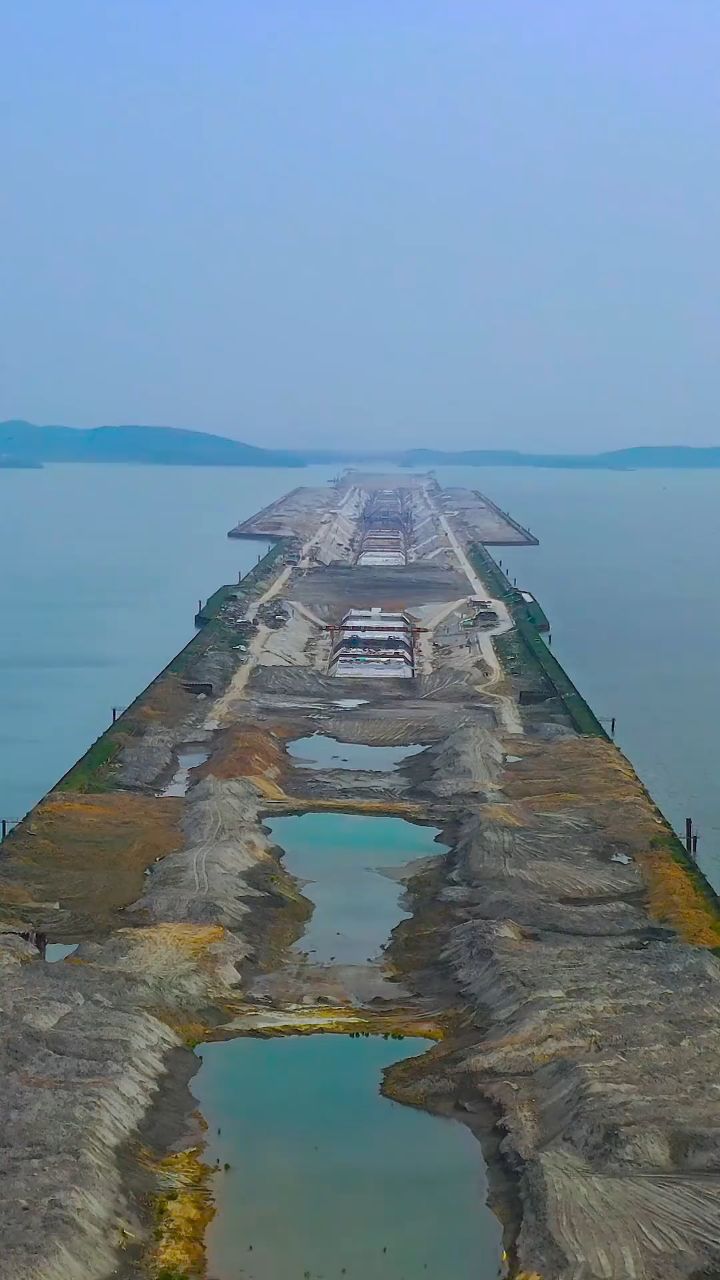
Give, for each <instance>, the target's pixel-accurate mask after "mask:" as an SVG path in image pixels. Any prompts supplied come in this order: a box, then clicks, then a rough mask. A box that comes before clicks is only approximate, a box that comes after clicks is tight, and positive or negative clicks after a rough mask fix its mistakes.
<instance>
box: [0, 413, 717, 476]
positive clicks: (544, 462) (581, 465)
mask: <svg viewBox="0 0 720 1280" xmlns="http://www.w3.org/2000/svg"><path fill="white" fill-rule="evenodd" d="M44 462H133V463H148V464H155V465H158V466H161V465H165V466H191V467H202V466H208V467H212V466H215V467H304V466H307V465H308V464H309V463H321V464H324V465H326V466H337V467H344V466H353V465H355V464H358V463H359V464H363V463H368V462H376V463H393V464H395V465H396V466H403V467H443V466H453V467H559V468H564V469H573V470H584V471H585V470H595V471H599V470H602V471H608V470H614V471H630V470H645V469H648V468H658V467H669V468H678V469H679V468H682V469H685V470H687V469H689V468H695V469H705V470H707V469H709V468H715V467H720V446H717V447H715V446H712V447H709V448H698V449H694V448H691V447H689V446H687V445H646V446H641V447H637V448H630V449H615V450H612V451H610V452H606V453H522V452H521V451H519V450H515V449H458V450H455V451H453V450H448V449H401V450H394V451H391V450H386V451H383V450H372V449H358V450H354V451H353V450H342V449H261V448H259V447H258V446H256V445H252V444H244V443H243V442H242V441H241V440H230V439H228V438H227V437H226V436H214V435H210V434H209V433H208V432H205V431H186V430H184V429H183V428H181V427H142V426H127V427H91V428H87V429H85V428H81V427H37V426H35V425H34V424H33V423H32V422H23V421H21V420H14V421H10V422H0V467H37V466H42V464H43V463H44Z"/></svg>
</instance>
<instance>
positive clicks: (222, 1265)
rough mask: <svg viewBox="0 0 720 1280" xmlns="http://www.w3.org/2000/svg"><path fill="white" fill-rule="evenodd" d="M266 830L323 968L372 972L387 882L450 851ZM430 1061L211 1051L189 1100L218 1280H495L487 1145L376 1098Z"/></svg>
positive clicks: (359, 826)
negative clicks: (205, 1176)
mask: <svg viewBox="0 0 720 1280" xmlns="http://www.w3.org/2000/svg"><path fill="white" fill-rule="evenodd" d="M268 826H269V828H270V831H271V833H272V838H273V840H274V841H275V842H277V843H278V844H279V845H280V846H281V847H282V849H283V851H284V852H283V861H284V864H285V866H286V867H287V869H288V870H289V871H290V872H291V873H292V874H293V875H294V876H296V877H297V878H298V879H299V880H300V881H301V883H302V891H303V893H304V894H305V895H306V896H307V897H308V898H310V899H311V901H312V902H313V904H314V909H313V913H312V916H311V918H310V921H309V923H308V926H307V929H306V932H305V935H304V937H303V938H302V939H301V940H300V941H299V942H298V943H296V944H295V949H296V950H297V951H300V952H306V953H307V954H308V956H309V958H310V960H312V961H313V962H315V963H332V962H333V961H335V962H337V963H341V962H343V963H346V964H362V963H365V962H367V960H368V958H369V957H376V956H377V955H378V953H379V952H380V951H381V949H382V947H383V946H384V945H385V943H386V942H387V941H388V938H389V935H390V933H391V932H392V930H393V929H394V928H395V926H396V925H397V924H398V923H399V921H400V920H401V919H402V918H403V917H404V916H405V915H406V913H405V912H404V911H403V909H402V906H401V905H400V898H401V895H402V893H403V886H402V885H401V884H400V883H398V881H397V880H396V879H394V878H391V877H389V876H387V875H384V874H383V873H382V869H383V868H399V867H401V866H403V865H404V864H406V863H408V862H412V861H413V860H414V859H417V858H423V857H427V856H428V855H435V856H438V855H440V856H441V855H442V854H443V852H444V851H445V847H444V846H443V845H439V844H438V843H437V842H436V840H435V836H436V834H437V831H436V829H435V828H432V827H423V826H418V825H415V824H413V823H409V822H406V821H404V820H403V819H400V818H390V817H364V816H358V815H354V814H342V813H327V812H326V813H307V814H303V815H300V816H292V817H283V818H273V819H272V820H271V821H270V822H269V823H268ZM427 1047H428V1046H427V1042H426V1041H424V1040H421V1039H417V1038H405V1039H404V1040H403V1043H402V1045H400V1044H398V1042H397V1041H393V1040H391V1039H385V1038H383V1037H381V1036H372V1037H370V1038H363V1037H360V1038H355V1037H350V1036H349V1035H344V1034H340V1035H334V1034H329V1035H319V1034H314V1035H308V1036H280V1037H276V1038H270V1039H262V1038H250V1037H243V1038H239V1039H235V1040H228V1041H224V1042H222V1043H217V1044H206V1045H203V1046H202V1049H201V1050H200V1052H201V1055H202V1066H201V1068H200V1070H199V1072H198V1074H197V1076H196V1077H195V1079H194V1081H193V1093H194V1094H195V1097H196V1098H197V1100H198V1102H199V1104H200V1107H201V1110H202V1112H203V1115H204V1117H205V1120H206V1121H207V1124H208V1145H207V1149H206V1152H205V1159H206V1160H207V1161H208V1163H210V1164H211V1165H215V1166H216V1167H217V1169H218V1172H217V1174H216V1176H215V1178H214V1195H215V1200H216V1206H217V1213H216V1216H215V1218H214V1219H213V1222H212V1223H211V1225H210V1227H209V1230H208V1237H207V1245H208V1257H209V1275H210V1276H212V1277H213V1280H240V1277H242V1278H243V1280H333V1278H334V1277H342V1276H346V1277H348V1280H353V1277H354V1278H355V1280H424V1278H427V1280H440V1277H442V1280H496V1277H497V1276H498V1275H499V1273H500V1272H499V1268H500V1265H501V1264H500V1259H501V1252H502V1246H501V1228H500V1224H499V1222H498V1220H497V1218H496V1217H495V1216H494V1215H493V1214H492V1213H491V1212H490V1210H489V1209H488V1208H487V1205H486V1203H485V1199H486V1195H487V1185H486V1176H485V1164H484V1161H483V1157H482V1152H481V1148H480V1146H479V1143H478V1142H477V1141H476V1139H475V1138H474V1137H473V1135H472V1134H471V1133H470V1131H469V1130H468V1129H467V1128H466V1127H465V1126H464V1125H462V1124H461V1123H458V1122H456V1121H453V1120H449V1119H444V1118H440V1117H437V1116H433V1115H430V1114H428V1113H426V1112H424V1111H422V1110H419V1109H415V1108H413V1107H406V1106H402V1105H401V1104H398V1103H395V1102H393V1101H391V1100H389V1099H387V1098H385V1097H383V1096H382V1094H381V1093H380V1082H381V1077H382V1072H383V1069H384V1068H385V1067H387V1066H389V1065H390V1064H391V1063H393V1062H397V1061H399V1060H400V1059H402V1058H407V1057H409V1056H412V1055H413V1054H417V1053H422V1052H423V1051H424V1050H425V1049H426V1048H427ZM226 1165H228V1166H229V1168H227V1169H226V1168H225V1166H226Z"/></svg>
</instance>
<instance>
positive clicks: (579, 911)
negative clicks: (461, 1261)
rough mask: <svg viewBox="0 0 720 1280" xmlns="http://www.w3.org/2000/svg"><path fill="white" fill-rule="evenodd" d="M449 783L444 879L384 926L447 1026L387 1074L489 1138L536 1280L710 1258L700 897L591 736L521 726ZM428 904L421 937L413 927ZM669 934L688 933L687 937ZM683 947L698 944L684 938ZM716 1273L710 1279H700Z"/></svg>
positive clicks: (716, 1194)
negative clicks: (432, 984)
mask: <svg viewBox="0 0 720 1280" xmlns="http://www.w3.org/2000/svg"><path fill="white" fill-rule="evenodd" d="M517 751H518V754H522V757H523V758H522V759H521V760H518V761H516V762H515V763H512V764H509V765H508V766H507V767H506V769H505V770H504V772H503V773H502V775H501V776H500V777H499V778H498V783H499V785H498V790H497V792H496V794H495V795H494V796H493V797H491V798H490V799H489V801H488V803H485V804H482V803H481V804H473V803H472V799H471V795H470V793H471V792H472V789H473V786H474V783H475V772H476V771H475V770H474V769H473V768H470V769H468V768H466V769H465V771H464V772H463V770H462V769H461V768H460V767H459V766H458V757H457V756H455V757H454V768H453V771H452V775H451V777H450V778H447V777H446V778H444V780H443V789H444V790H445V789H446V788H447V786H448V784H449V783H450V782H454V784H455V786H456V788H457V795H458V798H460V796H463V795H464V796H465V801H466V803H463V806H462V808H463V810H464V812H463V813H462V816H460V818H459V822H458V826H457V838H456V842H455V850H454V853H453V855H452V857H451V860H450V862H449V864H448V867H447V876H446V879H445V882H444V885H443V886H441V887H439V888H438V891H437V893H436V894H435V895H434V897H433V899H432V901H430V902H427V901H423V899H422V898H421V899H420V900H419V902H418V913H417V916H416V918H415V920H414V921H413V923H411V924H409V925H407V926H405V927H404V928H403V929H402V930H400V931H398V935H399V936H398V950H397V955H398V960H399V963H400V965H401V967H403V966H404V965H406V964H407V955H408V948H409V949H410V954H411V955H412V957H413V965H414V968H415V970H416V971H418V970H419V969H420V968H421V966H422V963H423V958H424V960H425V962H426V963H431V950H430V949H431V947H434V948H436V947H437V946H438V941H439V939H438V935H439V936H440V938H441V939H442V964H443V966H444V968H445V971H446V973H447V974H448V975H451V976H452V978H453V979H454V981H455V982H456V983H457V984H458V987H459V990H460V992H461V993H462V996H463V1000H464V1002H465V1004H466V1008H467V1010H468V1014H469V1017H468V1018H466V1020H465V1022H464V1024H463V1029H462V1034H460V1035H458V1036H457V1038H456V1039H455V1040H454V1041H453V1039H452V1038H450V1039H449V1040H447V1041H446V1042H445V1043H444V1044H443V1045H442V1046H440V1047H438V1049H436V1050H434V1051H433V1052H432V1053H431V1054H430V1055H429V1056H427V1057H426V1058H424V1059H422V1058H420V1059H415V1060H412V1061H410V1062H408V1063H407V1064H401V1065H400V1066H399V1067H398V1068H396V1069H392V1070H391V1071H390V1072H389V1075H388V1081H387V1088H388V1089H389V1091H390V1092H391V1093H392V1095H393V1096H395V1097H398V1098H401V1099H404V1100H406V1101H411V1102H416V1103H421V1104H423V1105H428V1106H434V1105H436V1106H439V1107H442V1106H445V1105H446V1103H447V1097H448V1095H449V1094H451V1095H453V1094H454V1096H455V1097H456V1098H457V1099H459V1100H461V1104H462V1107H463V1109H464V1110H465V1111H466V1112H467V1113H468V1114H469V1115H472V1113H473V1111H474V1110H476V1111H477V1112H478V1114H479V1115H480V1114H481V1113H483V1111H484V1107H485V1105H486V1103H487V1102H488V1101H489V1102H490V1103H491V1104H492V1106H493V1107H494V1108H495V1111H496V1114H497V1116H498V1123H499V1126H500V1130H501V1132H502V1133H504V1135H505V1136H504V1137H503V1140H502V1142H501V1147H500V1150H501V1153H502V1157H503V1159H504V1161H505V1162H506V1164H507V1165H508V1166H509V1167H510V1168H511V1169H512V1170H514V1172H515V1174H516V1178H517V1183H516V1185H517V1191H518V1194H519V1198H520V1204H521V1209H522V1219H521V1226H520V1230H519V1234H518V1238H517V1241H516V1244H515V1246H514V1256H515V1261H516V1264H517V1267H518V1268H519V1269H520V1271H522V1273H523V1274H528V1273H532V1274H536V1273H537V1274H539V1275H541V1276H543V1277H547V1278H548V1280H549V1278H551V1277H552V1278H553V1280H580V1278H582V1280H596V1278H597V1280H600V1277H610V1278H612V1280H615V1278H616V1277H617V1278H618V1280H620V1278H621V1277H622V1278H623V1280H624V1278H625V1277H634V1278H636V1280H641V1278H642V1280H661V1278H662V1280H680V1277H683V1278H687V1277H691V1276H698V1275H699V1274H700V1272H701V1271H702V1274H703V1275H706V1274H708V1275H709V1274H710V1271H707V1272H706V1271H705V1270H704V1268H708V1267H712V1266H717V1265H718V1262H719V1261H720V1179H719V1178H718V1165H719V1163H720V1156H719V1155H718V1144H717V1141H716V1136H715V1135H716V1129H717V1122H718V1119H720V1102H719V1100H718V1094H717V1089H716V1087H715V1084H714V1079H715V1074H716V1073H715V1071H714V1064H715V1063H716V1062H717V1061H718V1055H719V1054H720V1030H719V1029H718V1022H717V1018H716V1016H715V1014H716V1011H717V1009H718V1005H719V1004H720V962H719V961H718V959H717V958H716V956H715V955H714V954H713V952H712V951H711V950H710V948H712V947H715V946H717V939H718V933H717V930H718V924H717V917H716V912H715V909H714V906H712V905H711V904H710V903H709V902H708V900H707V898H706V897H705V896H704V894H703V892H702V889H701V887H699V886H698V884H696V883H695V882H694V881H693V879H692V877H691V876H690V875H688V873H687V871H686V869H685V868H683V867H682V865H681V862H680V861H678V855H677V854H676V851H675V849H674V847H673V845H672V841H671V838H670V837H669V833H668V832H667V828H666V827H665V825H664V824H663V822H662V820H661V819H660V817H659V815H658V814H657V812H656V811H655V810H654V808H653V806H652V804H651V802H650V801H649V800H648V797H647V796H646V794H645V792H644V790H643V788H642V787H641V785H640V784H639V782H638V780H637V778H636V777H635V775H634V773H633V771H632V769H631V768H630V767H629V765H628V764H627V762H626V761H625V760H624V758H623V757H622V756H621V755H620V754H619V753H618V752H617V750H616V749H615V748H614V747H612V746H611V745H610V744H608V743H602V742H599V741H593V740H590V739H583V738H573V739H570V740H566V741H562V742H558V743H543V744H537V743H531V742H529V741H527V740H526V741H524V742H523V743H522V746H519V747H517ZM424 916H427V918H429V919H430V920H431V921H432V923H433V925H434V930H433V931H432V933H429V932H428V930H427V927H426V926H424V925H423V918H424ZM686 939H687V941H686ZM688 943H693V944H694V945H688ZM713 1274H714V1273H713Z"/></svg>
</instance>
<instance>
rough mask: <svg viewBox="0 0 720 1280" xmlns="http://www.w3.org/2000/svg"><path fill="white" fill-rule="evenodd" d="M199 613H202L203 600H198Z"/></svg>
mask: <svg viewBox="0 0 720 1280" xmlns="http://www.w3.org/2000/svg"><path fill="white" fill-rule="evenodd" d="M198 613H202V600H198Z"/></svg>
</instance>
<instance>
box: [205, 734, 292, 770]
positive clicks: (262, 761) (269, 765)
mask: <svg viewBox="0 0 720 1280" xmlns="http://www.w3.org/2000/svg"><path fill="white" fill-rule="evenodd" d="M285 767H287V758H286V756H285V752H284V749H283V738H282V735H281V733H278V732H276V731H275V729H274V728H273V730H270V729H267V728H260V727H259V726H257V725H251V724H243V725H233V726H231V727H230V728H228V729H226V730H225V732H224V733H223V734H222V736H221V738H220V741H219V742H218V745H217V747H216V748H215V750H214V751H213V753H212V755H211V757H210V759H209V760H208V761H207V762H206V763H205V764H204V765H202V766H201V767H200V768H199V769H198V774H199V775H200V776H201V777H202V776H205V775H206V774H212V775H213V777H215V778H223V779H231V778H258V777H261V778H267V779H269V780H271V781H276V780H277V779H278V778H279V777H280V775H281V773H282V772H283V769H284V768H285Z"/></svg>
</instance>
